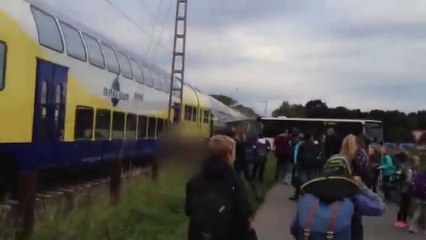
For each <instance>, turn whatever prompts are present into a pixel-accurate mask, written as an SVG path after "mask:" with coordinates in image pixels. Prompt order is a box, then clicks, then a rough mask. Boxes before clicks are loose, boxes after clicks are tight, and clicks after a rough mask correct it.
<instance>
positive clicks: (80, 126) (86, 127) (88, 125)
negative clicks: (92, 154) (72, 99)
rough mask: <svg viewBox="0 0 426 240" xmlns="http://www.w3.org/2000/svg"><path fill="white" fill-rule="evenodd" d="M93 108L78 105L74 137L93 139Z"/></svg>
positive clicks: (76, 138) (77, 138)
mask: <svg viewBox="0 0 426 240" xmlns="http://www.w3.org/2000/svg"><path fill="white" fill-rule="evenodd" d="M94 112H95V111H94V110H93V108H90V107H83V106H77V108H76V110H75V125H74V139H75V140H91V139H92V135H93V115H94Z"/></svg>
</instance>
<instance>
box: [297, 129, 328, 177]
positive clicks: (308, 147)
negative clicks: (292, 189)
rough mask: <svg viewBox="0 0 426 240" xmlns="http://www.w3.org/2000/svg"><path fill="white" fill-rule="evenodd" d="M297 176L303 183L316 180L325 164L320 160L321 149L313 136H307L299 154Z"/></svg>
mask: <svg viewBox="0 0 426 240" xmlns="http://www.w3.org/2000/svg"><path fill="white" fill-rule="evenodd" d="M296 162H297V175H298V178H299V180H300V182H301V183H306V182H307V181H309V180H311V179H313V178H315V177H316V176H317V172H318V170H319V169H321V168H322V167H323V162H322V161H321V160H320V159H319V149H318V147H317V146H316V145H315V144H314V138H313V136H312V134H309V133H307V134H305V137H304V141H303V143H302V144H301V145H300V146H299V149H298V152H297V159H296Z"/></svg>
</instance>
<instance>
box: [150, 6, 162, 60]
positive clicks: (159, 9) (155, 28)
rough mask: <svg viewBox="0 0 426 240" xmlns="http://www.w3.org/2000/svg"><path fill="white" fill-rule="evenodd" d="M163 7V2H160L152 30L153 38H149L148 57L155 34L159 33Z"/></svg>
mask: <svg viewBox="0 0 426 240" xmlns="http://www.w3.org/2000/svg"><path fill="white" fill-rule="evenodd" d="M162 6H163V0H160V4H158V9H157V14H156V18H155V19H154V25H153V29H152V36H151V37H150V38H149V44H148V50H147V53H146V55H148V56H149V55H150V53H151V47H152V42H153V40H154V38H155V34H156V33H157V21H158V20H159V19H160V11H161V7H162ZM160 41H161V40H160Z"/></svg>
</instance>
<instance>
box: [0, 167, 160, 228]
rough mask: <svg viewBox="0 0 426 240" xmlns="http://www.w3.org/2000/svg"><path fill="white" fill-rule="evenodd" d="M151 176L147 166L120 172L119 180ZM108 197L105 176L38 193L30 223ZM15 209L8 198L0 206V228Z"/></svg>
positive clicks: (108, 181) (16, 206)
mask: <svg viewBox="0 0 426 240" xmlns="http://www.w3.org/2000/svg"><path fill="white" fill-rule="evenodd" d="M151 174H152V172H151V167H148V168H135V169H132V170H129V171H127V172H123V173H122V174H121V181H122V182H132V181H139V180H142V179H149V178H150V177H151ZM110 195H111V180H110V178H107V177H104V178H99V179H93V180H89V181H84V182H81V183H76V184H73V185H63V186H58V187H56V188H54V189H51V190H47V191H41V192H38V193H37V194H36V199H35V207H34V221H35V222H39V221H41V220H43V219H46V218H51V217H54V216H55V215H56V214H57V213H67V212H71V211H73V210H75V209H78V208H80V207H84V206H88V205H90V204H91V203H93V202H95V201H96V200H97V199H100V198H109V197H110ZM18 206H19V202H18V201H14V200H10V199H9V200H6V201H4V202H3V203H1V204H0V228H1V226H2V225H4V224H6V223H7V222H10V220H13V217H14V216H16V214H17V211H18V210H17V209H18Z"/></svg>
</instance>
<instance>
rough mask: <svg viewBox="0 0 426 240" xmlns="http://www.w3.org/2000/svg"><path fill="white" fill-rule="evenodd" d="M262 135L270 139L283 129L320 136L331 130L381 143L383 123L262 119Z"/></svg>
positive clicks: (344, 120)
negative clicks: (362, 136) (361, 135)
mask: <svg viewBox="0 0 426 240" xmlns="http://www.w3.org/2000/svg"><path fill="white" fill-rule="evenodd" d="M261 121H262V124H263V133H264V135H265V137H268V138H272V137H274V136H276V135H278V134H280V133H282V132H283V131H284V130H285V129H288V130H294V129H297V131H299V132H303V133H306V132H309V133H311V134H314V135H315V136H320V135H322V134H325V133H326V132H327V129H330V128H333V129H334V131H335V132H336V134H338V135H340V136H342V137H343V136H346V135H347V134H351V133H352V134H355V135H359V134H363V135H364V136H365V137H367V138H369V139H370V140H371V141H375V142H383V141H384V139H383V123H382V122H381V121H377V120H362V119H326V118H287V117H276V118H262V120H261Z"/></svg>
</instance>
